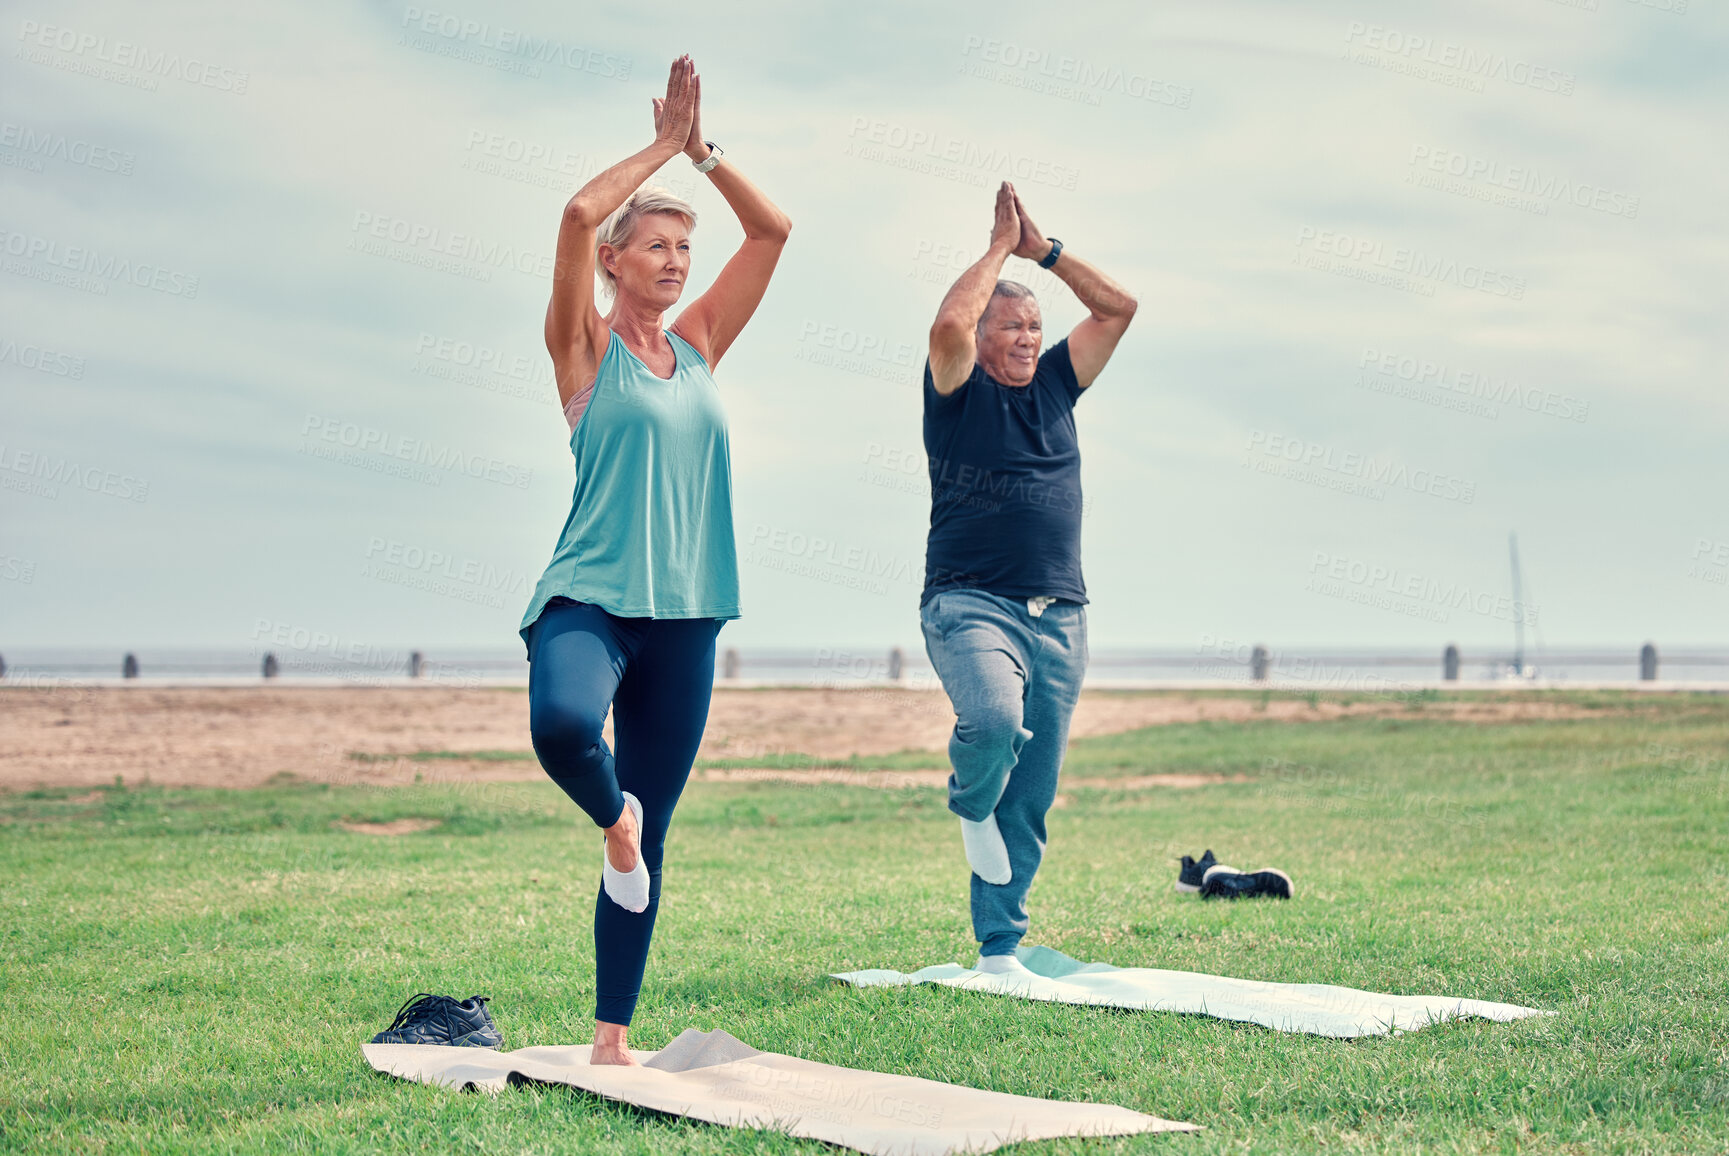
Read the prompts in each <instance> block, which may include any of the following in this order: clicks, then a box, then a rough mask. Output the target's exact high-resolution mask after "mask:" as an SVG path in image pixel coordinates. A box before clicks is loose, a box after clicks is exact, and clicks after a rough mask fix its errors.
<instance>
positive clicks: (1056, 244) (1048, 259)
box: [1039, 237, 1063, 269]
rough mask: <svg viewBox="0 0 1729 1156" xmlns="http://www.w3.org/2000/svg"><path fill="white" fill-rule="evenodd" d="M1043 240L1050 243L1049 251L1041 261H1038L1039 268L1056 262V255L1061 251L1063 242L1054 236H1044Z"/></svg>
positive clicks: (1047, 266) (1044, 267)
mask: <svg viewBox="0 0 1729 1156" xmlns="http://www.w3.org/2000/svg"><path fill="white" fill-rule="evenodd" d="M1045 240H1047V241H1049V242H1050V243H1051V251H1050V252H1049V253H1046V254H1045V259H1044V260H1043V261H1040V262H1039V268H1041V269H1049V268H1050V267H1051V266H1052V265H1055V264H1056V263H1057V257H1058V255H1059V254H1061V253H1062V251H1063V243H1062V242H1061V241H1059V240H1057V239H1056V238H1055V237H1046V238H1045Z"/></svg>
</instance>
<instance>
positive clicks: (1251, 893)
mask: <svg viewBox="0 0 1729 1156" xmlns="http://www.w3.org/2000/svg"><path fill="white" fill-rule="evenodd" d="M1295 890H1296V889H1295V888H1294V887H1292V886H1291V877H1290V876H1289V875H1286V874H1285V873H1284V872H1283V871H1275V870H1274V869H1273V868H1271V867H1263V868H1261V869H1260V870H1259V871H1238V870H1237V869H1236V868H1235V867H1226V866H1225V865H1224V864H1223V863H1220V864H1218V865H1216V866H1213V867H1209V868H1208V869H1207V872H1206V874H1205V875H1204V876H1202V878H1201V898H1202V899H1260V898H1263V897H1267V896H1270V897H1272V898H1274V899H1289V898H1290V897H1291V896H1292V894H1293V893H1294V892H1295Z"/></svg>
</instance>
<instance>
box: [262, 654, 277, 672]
mask: <svg viewBox="0 0 1729 1156" xmlns="http://www.w3.org/2000/svg"><path fill="white" fill-rule="evenodd" d="M279 670H280V668H279V667H278V666H277V665H276V656H275V655H274V654H266V655H265V656H264V677H265V678H275V677H276V675H277V674H278V672H279Z"/></svg>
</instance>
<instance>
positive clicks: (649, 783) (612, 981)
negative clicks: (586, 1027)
mask: <svg viewBox="0 0 1729 1156" xmlns="http://www.w3.org/2000/svg"><path fill="white" fill-rule="evenodd" d="M724 621H725V620H724V619H719V618H617V617H615V616H613V615H611V614H608V613H607V612H606V611H605V610H602V609H601V608H600V607H598V606H594V605H591V604H589V603H586V602H571V601H569V600H567V599H554V600H553V601H552V602H551V603H549V604H548V606H547V608H546V609H545V610H544V611H543V612H542V613H541V615H540V618H539V619H538V620H537V621H536V622H535V624H534V628H533V629H532V630H531V631H530V632H529V640H528V660H529V668H528V725H529V731H530V734H531V735H532V737H533V740H534V753H535V754H536V755H538V756H539V757H540V765H541V766H542V767H544V768H545V770H546V773H547V774H548V775H550V776H552V781H553V782H555V783H557V784H558V785H559V786H560V787H562V788H563V789H564V793H565V794H567V795H569V796H570V797H571V799H573V800H574V801H575V803H576V805H577V806H579V807H581V808H582V809H583V810H584V811H585V812H587V814H588V817H589V818H591V819H593V820H594V822H595V825H596V826H599V827H610V826H612V825H613V824H614V823H616V822H618V817H619V816H620V815H621V814H623V813H624V797H623V795H622V794H620V792H621V791H629V792H630V793H631V794H633V795H635V796H636V797H637V799H638V800H639V801H640V802H641V803H642V857H643V861H644V862H645V863H647V864H648V875H649V890H648V896H649V898H648V910H646V911H643V912H641V913H640V914H634V915H633V914H632V913H630V912H628V911H626V910H625V909H624V908H622V907H620V906H619V905H618V904H616V903H614V902H613V901H612V900H611V899H608V898H607V897H606V893H605V891H604V890H602V891H600V892H599V893H598V894H597V895H596V897H595V905H594V957H595V984H594V986H595V999H594V1018H595V1019H597V1020H601V1021H603V1022H605V1023H613V1024H628V1023H630V1017H631V1014H632V1013H633V1012H634V1011H635V1010H636V998H637V995H638V993H639V992H640V991H641V990H642V972H643V967H644V965H645V964H646V963H647V962H648V943H649V939H650V937H651V936H652V935H653V934H654V917H655V913H656V912H657V911H658V910H659V909H660V864H661V853H662V850H663V848H664V845H665V842H666V830H667V827H668V826H670V825H671V823H672V809H673V807H675V806H676V805H677V804H678V797H679V795H680V794H681V793H683V791H684V784H685V780H686V779H688V778H689V777H690V768H691V764H692V763H693V762H695V761H696V750H697V746H698V745H699V744H700V743H701V742H702V731H703V727H704V726H705V725H706V724H707V723H708V700H709V696H710V694H711V693H712V692H713V690H714V640H715V636H716V635H717V634H719V633H720V628H721V625H722V624H723V622H724ZM609 706H610V707H611V708H612V715H613V718H612V725H613V741H614V742H615V743H616V744H617V745H618V754H617V756H616V758H615V756H614V754H613V752H612V751H610V750H608V749H607V746H606V742H605V740H604V739H602V738H601V727H602V725H603V724H604V723H605V722H606V712H607V708H608V707H609ZM594 867H595V870H596V871H597V872H598V871H599V867H600V865H599V864H598V863H596V864H594Z"/></svg>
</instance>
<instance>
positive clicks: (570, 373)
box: [521, 56, 792, 1064]
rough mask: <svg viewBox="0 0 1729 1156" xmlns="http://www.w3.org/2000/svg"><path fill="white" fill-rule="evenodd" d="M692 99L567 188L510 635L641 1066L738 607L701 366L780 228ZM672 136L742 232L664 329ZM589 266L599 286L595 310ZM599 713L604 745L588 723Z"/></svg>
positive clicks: (674, 242) (601, 954)
mask: <svg viewBox="0 0 1729 1156" xmlns="http://www.w3.org/2000/svg"><path fill="white" fill-rule="evenodd" d="M700 98H701V81H700V79H699V78H698V77H697V75H696V69H695V66H694V65H693V64H692V63H691V60H690V58H689V57H688V56H686V57H680V58H679V59H678V60H676V61H674V62H673V65H672V71H671V75H670V76H669V77H668V79H667V88H666V96H665V98H664V99H660V98H657V99H656V100H655V101H654V126H655V140H654V143H653V144H651V145H650V146H648V147H647V148H645V149H643V150H642V151H641V152H639V153H637V154H636V155H634V156H631V157H628V158H626V159H625V160H622V161H620V162H619V163H617V164H615V165H613V166H612V167H611V168H609V169H607V170H606V171H605V172H603V173H601V174H600V175H598V176H596V177H595V178H594V179H593V180H591V181H589V182H588V183H587V184H586V185H584V186H583V187H582V188H581V189H580V190H578V191H577V193H576V195H575V196H574V197H572V198H571V199H570V202H569V203H568V204H567V205H566V206H565V209H564V219H563V221H562V222H561V224H560V226H559V231H558V256H557V260H556V263H555V267H554V273H553V286H552V302H551V304H550V305H549V306H548V308H547V311H546V345H547V349H548V350H549V351H550V352H551V354H552V361H553V366H554V369H555V371H556V377H557V381H558V391H559V400H560V401H561V402H563V403H564V410H565V418H566V420H567V421H568V422H569V424H570V427H571V433H570V452H571V455H572V457H573V458H574V463H575V472H576V488H575V492H574V494H573V495H572V498H571V506H570V515H569V517H568V518H566V519H565V523H564V528H563V530H562V531H561V532H560V534H559V536H558V542H557V545H556V546H555V547H554V549H553V553H552V560H551V562H550V563H548V565H547V567H546V571H545V573H544V574H543V575H542V576H541V579H540V582H539V584H538V585H537V586H536V587H535V591H534V596H533V598H532V599H531V600H530V602H529V606H528V610H527V612H526V613H525V614H524V616H523V620H522V628H521V634H522V639H523V642H524V644H525V645H526V646H527V647H528V657H529V693H528V697H529V729H530V732H531V734H532V736H533V739H534V750H535V754H536V755H538V756H539V758H540V763H541V766H542V767H543V768H545V770H546V773H547V774H548V775H549V776H551V778H552V780H553V781H554V782H556V783H557V784H558V785H559V786H560V787H561V788H563V789H564V791H565V793H566V794H568V795H569V796H570V797H571V799H572V800H573V801H575V802H576V804H577V806H579V807H581V808H582V809H583V811H584V812H585V813H587V815H588V816H589V818H591V819H592V820H593V821H594V823H595V825H596V826H598V827H600V828H602V829H603V830H604V832H605V836H604V839H603V850H602V863H601V888H600V892H599V894H598V895H597V896H596V900H595V916H594V942H595V1025H594V1049H593V1051H592V1053H591V1056H592V1060H591V1062H593V1063H604V1064H631V1063H635V1062H636V1061H635V1060H633V1059H632V1058H631V1055H630V1051H629V1048H628V1046H627V1044H626V1031H627V1028H628V1026H629V1024H630V1020H631V1015H632V1014H633V1012H634V1011H635V1007H636V1000H637V995H638V993H639V992H640V990H641V987H642V973H643V967H644V964H645V962H646V960H647V958H648V945H649V938H650V936H651V935H652V933H653V930H654V918H655V913H656V911H657V909H658V906H659V898H660V868H661V853H662V848H663V845H664V841H665V838H666V831H667V827H668V825H669V824H670V823H671V821H672V812H673V808H674V806H675V805H676V804H677V802H678V797H679V795H680V794H681V793H682V792H683V790H684V784H685V780H686V779H687V778H689V776H690V768H691V764H692V763H693V762H694V761H695V759H696V751H697V747H698V745H699V744H700V743H701V741H702V732H703V727H704V726H705V725H706V724H707V721H708V704H709V697H710V694H711V692H712V691H713V687H714V651H715V635H716V634H717V633H718V631H719V629H720V627H721V625H722V624H723V623H724V622H725V621H726V620H727V619H729V618H737V617H738V616H739V596H738V559H737V554H736V549H735V546H734V541H733V527H732V463H731V457H730V450H729V445H728V440H727V429H726V414H725V411H724V410H723V408H722V405H721V397H720V392H719V390H718V389H716V387H715V382H714V378H713V377H712V376H710V371H711V370H712V369H713V368H714V367H715V366H716V365H717V364H719V362H720V359H721V357H722V356H723V355H725V353H726V351H727V349H728V348H729V347H730V346H731V345H732V343H733V341H734V340H735V339H736V338H737V337H738V335H739V333H740V331H741V330H743V328H744V326H745V323H746V322H747V321H749V320H750V317H751V314H752V313H754V312H755V311H756V307H757V304H758V303H759V302H760V301H761V300H762V296H763V293H764V292H765V291H766V290H767V288H768V282H769V278H770V277H771V276H772V275H773V273H774V268H775V264H776V263H777V262H778V261H779V259H780V253H781V249H782V248H783V247H784V246H785V244H786V239H787V234H788V232H789V231H790V230H791V228H792V224H791V222H790V221H788V220H787V218H786V215H785V214H784V213H782V212H781V211H780V210H779V209H778V208H776V207H775V206H774V204H773V203H772V202H771V201H770V200H769V199H768V198H767V197H765V196H763V194H762V193H761V192H760V191H759V190H758V189H757V188H756V186H754V185H752V184H751V183H750V182H749V181H747V180H746V179H745V178H744V177H743V175H741V174H740V173H739V172H738V170H737V169H736V168H735V167H734V166H733V165H732V163H731V162H730V161H723V160H722V159H721V151H720V149H718V148H716V147H715V146H714V145H713V143H712V142H710V141H705V140H704V139H703V136H702V127H701V123H700ZM680 152H683V153H684V154H685V155H686V156H688V157H689V158H690V160H691V163H692V164H694V165H695V166H696V168H697V170H698V171H699V172H703V173H706V174H708V178H709V180H710V181H711V182H713V184H714V187H715V188H716V189H718V190H719V192H720V194H721V196H722V197H724V198H725V199H726V203H727V204H728V206H730V207H731V208H732V210H733V212H734V213H736V214H737V216H738V220H739V224H740V225H742V226H743V228H744V234H745V241H744V244H743V245H742V246H740V247H739V250H738V252H737V253H735V254H734V255H733V257H732V259H731V260H730V261H728V262H727V264H726V267H725V268H724V269H723V270H722V271H721V273H720V275H719V276H718V277H716V278H715V282H714V284H713V285H712V286H711V287H710V288H709V290H708V291H707V292H706V293H704V294H703V295H702V296H701V297H699V298H697V299H696V300H695V301H694V302H692V303H691V304H690V305H689V306H687V307H686V308H685V309H684V310H683V311H682V312H681V313H679V315H678V319H677V320H676V321H674V322H673V323H672V326H671V328H667V327H666V326H665V324H664V321H665V316H666V313H667V311H668V310H670V309H671V308H672V307H673V306H674V305H676V304H677V303H678V301H679V298H680V297H681V296H682V295H683V293H684V286H685V281H686V279H687V277H688V276H689V273H690V253H691V249H690V232H691V229H692V228H693V227H694V226H695V224H696V213H695V211H694V210H693V209H692V208H691V207H690V206H689V205H688V204H686V203H685V202H684V201H681V200H679V199H678V198H677V197H674V196H673V195H672V194H670V193H667V192H665V191H664V190H660V189H654V188H650V187H647V186H645V185H644V182H645V181H646V180H648V178H649V177H651V176H653V175H654V173H655V171H656V170H657V169H659V168H660V166H661V165H663V164H665V163H666V162H667V161H669V160H671V159H672V158H673V157H674V156H676V155H677V154H678V153H680ZM597 274H598V275H599V276H600V277H601V278H602V280H603V282H604V285H605V288H606V289H607V290H608V292H609V294H610V296H611V298H612V307H611V309H610V310H609V311H608V312H607V313H606V314H605V315H604V316H602V315H601V313H600V312H599V310H598V308H597V307H596V303H595V298H594V279H595V277H596V275H597ZM609 710H610V711H611V713H612V718H613V739H614V746H615V747H616V748H617V749H616V753H615V751H614V750H613V749H611V748H609V747H608V745H607V743H606V742H605V740H604V739H603V738H602V733H601V732H602V727H603V724H604V723H605V720H606V717H607V713H608V711H609Z"/></svg>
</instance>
